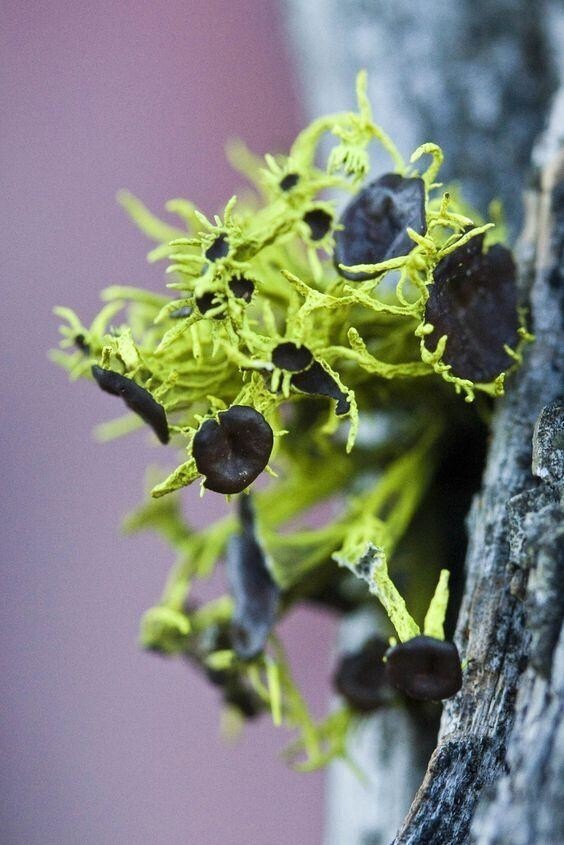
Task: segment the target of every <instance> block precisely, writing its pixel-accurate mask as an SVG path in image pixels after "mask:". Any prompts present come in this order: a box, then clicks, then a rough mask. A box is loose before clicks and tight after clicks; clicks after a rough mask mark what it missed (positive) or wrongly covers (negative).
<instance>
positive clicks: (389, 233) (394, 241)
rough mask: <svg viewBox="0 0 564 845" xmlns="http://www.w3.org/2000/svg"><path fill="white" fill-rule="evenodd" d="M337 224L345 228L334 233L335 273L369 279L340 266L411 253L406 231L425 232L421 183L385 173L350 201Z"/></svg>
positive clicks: (414, 179)
mask: <svg viewBox="0 0 564 845" xmlns="http://www.w3.org/2000/svg"><path fill="white" fill-rule="evenodd" d="M339 223H341V224H342V226H343V227H344V228H343V229H337V230H336V232H335V254H334V263H335V267H336V269H337V272H338V273H339V274H340V275H341V276H344V278H345V279H350V280H351V281H354V282H359V281H364V280H366V279H369V278H371V277H370V276H369V275H368V274H366V273H353V272H351V271H348V270H343V269H341V268H340V267H339V265H340V264H344V265H345V266H346V267H352V266H354V265H356V264H378V263H379V262H381V261H387V260H389V259H390V258H397V257H398V256H400V255H407V254H408V253H409V252H411V250H412V249H413V247H414V246H415V244H414V242H413V241H412V240H411V238H410V237H409V235H408V234H407V228H408V227H409V228H410V229H413V230H414V231H415V232H418V233H419V234H420V235H422V234H424V232H425V229H426V222H425V185H424V183H423V180H422V179H419V178H411V179H406V178H405V177H403V176H400V175H399V174H398V173H385V174H384V175H383V176H380V178H379V179H375V180H374V182H371V183H370V184H369V185H367V186H366V188H363V190H362V191H360V193H359V194H357V195H356V196H355V197H354V199H352V200H351V202H350V203H349V204H348V205H347V207H346V208H345V210H344V212H343V214H342V215H341V218H340V220H339Z"/></svg>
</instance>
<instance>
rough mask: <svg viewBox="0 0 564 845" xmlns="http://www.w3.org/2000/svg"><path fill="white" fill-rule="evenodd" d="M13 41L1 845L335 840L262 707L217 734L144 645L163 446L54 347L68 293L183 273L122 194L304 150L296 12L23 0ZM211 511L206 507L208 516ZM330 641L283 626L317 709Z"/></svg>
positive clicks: (208, 203) (327, 629)
mask: <svg viewBox="0 0 564 845" xmlns="http://www.w3.org/2000/svg"><path fill="white" fill-rule="evenodd" d="M0 38H1V40H2V56H3V61H4V72H3V79H4V85H3V91H2V96H3V100H4V103H3V110H2V113H3V118H2V141H1V144H2V164H3V167H2V176H1V178H2V196H3V199H4V201H5V212H4V215H3V220H2V226H3V231H4V235H3V238H2V254H1V260H2V269H3V278H4V287H3V290H4V293H3V313H4V318H3V321H2V322H3V328H4V331H3V336H4V344H3V355H4V364H5V365H7V366H4V368H3V370H4V373H3V384H2V395H3V416H4V419H3V423H2V428H1V431H2V445H3V453H4V466H5V470H4V475H3V478H4V494H3V497H2V505H3V537H4V547H5V557H4V567H3V588H2V626H3V649H2V662H3V673H2V677H3V681H4V684H3V686H4V706H3V717H2V734H3V740H2V747H3V755H2V756H3V762H2V767H1V768H2V781H3V782H2V788H1V801H2V808H1V820H0V842H1V843H2V845H35V843H37V845H39V843H41V845H74V843H84V845H102V843H103V844H104V845H106V843H108V845H109V844H110V843H117V844H118V845H129V843H142V844H143V843H164V845H175V844H176V843H194V845H218V843H222V844H223V845H255V844H256V845H259V843H260V845H279V844H280V845H282V843H287V842H296V843H317V842H320V841H321V828H322V783H323V782H322V776H321V775H318V774H316V775H299V774H296V773H294V772H292V771H290V770H288V769H287V768H286V767H285V765H284V763H283V762H282V761H280V760H279V759H278V757H277V754H278V751H279V750H280V749H281V748H282V747H283V746H284V745H285V743H286V741H287V740H288V739H289V736H288V735H287V734H285V733H281V732H277V731H275V730H274V729H273V728H272V727H270V725H269V724H268V722H267V720H266V719H264V720H263V721H262V722H261V723H260V724H253V725H250V726H249V727H248V728H247V730H246V732H245V735H244V737H243V739H242V740H241V741H240V742H239V743H238V744H236V745H232V746H226V745H224V744H222V741H221V740H220V738H219V735H218V725H219V706H218V702H217V696H216V693H215V691H214V690H212V689H210V688H208V687H207V685H206V684H205V683H204V682H203V681H202V680H201V679H200V678H199V677H198V676H196V675H195V674H194V673H193V671H191V670H190V669H189V668H188V667H187V666H185V665H182V664H181V663H176V662H174V661H166V660H163V659H160V658H158V657H155V656H151V655H147V654H143V653H141V652H140V651H139V650H138V648H137V645H136V638H137V630H138V621H139V618H140V616H141V614H142V613H143V611H144V610H145V609H146V608H147V607H149V606H150V605H151V604H153V603H154V602H155V601H156V600H157V599H158V596H159V594H160V590H161V588H162V585H163V581H164V578H165V576H166V573H167V570H168V567H169V565H170V563H171V561H172V555H171V554H170V552H169V551H168V550H166V549H165V547H164V546H163V545H162V544H160V543H159V542H158V541H157V540H156V539H155V538H153V537H152V536H151V535H149V534H146V535H144V534H143V535H136V536H135V537H132V538H124V537H122V536H121V535H120V532H119V525H120V518H121V516H122V514H124V513H125V512H126V511H128V510H129V509H131V508H132V507H133V506H134V505H136V504H137V503H138V502H139V501H140V499H141V496H142V488H143V470H144V467H145V465H146V463H147V461H149V460H150V461H156V460H158V459H159V458H161V454H162V453H161V452H160V451H158V450H156V449H151V447H150V446H148V438H147V437H146V435H145V433H137V434H135V435H134V436H132V437H131V438H129V439H127V440H122V441H118V442H115V443H112V444H110V445H106V446H102V445H100V444H96V443H95V442H94V441H93V439H92V436H91V430H92V428H93V426H94V424H95V423H97V422H100V421H102V420H103V419H108V418H110V417H112V416H114V415H116V412H119V409H116V406H115V403H114V401H113V400H112V399H111V398H110V397H105V396H103V394H101V393H100V391H98V390H96V389H95V388H94V387H93V385H91V384H88V383H80V384H75V385H71V384H69V383H68V381H67V379H66V375H65V373H64V372H63V371H61V370H59V369H57V368H56V367H55V366H54V365H52V364H51V363H50V362H49V361H48V360H47V350H48V349H49V348H50V347H53V346H54V345H55V344H56V342H57V339H58V335H57V321H56V319H55V318H54V317H52V316H51V308H52V306H53V305H56V304H65V305H69V306H71V307H73V308H75V309H76V310H77V311H78V312H79V313H80V314H81V315H83V317H84V318H85V320H86V321H89V320H90V319H91V318H92V317H93V316H94V314H95V312H96V310H97V308H98V291H99V289H100V288H101V287H104V286H105V285H108V284H112V283H118V284H137V285H141V286H147V287H148V288H152V289H155V290H159V289H161V288H162V286H163V285H164V275H163V267H162V265H161V266H159V267H156V268H155V267H152V268H151V267H148V266H147V265H146V263H145V258H144V256H145V252H146V249H147V246H148V244H147V242H146V241H145V240H144V238H143V237H142V235H140V234H139V233H138V232H137V231H136V230H135V228H134V227H133V226H132V225H131V224H130V223H129V222H128V220H127V219H126V218H125V216H124V214H123V213H122V211H121V209H119V208H118V206H117V205H116V203H115V201H114V195H115V193H116V191H117V190H118V189H119V188H121V187H127V188H129V189H130V190H132V191H133V192H134V193H136V194H137V195H138V196H140V197H141V198H143V200H145V201H146V202H147V203H148V204H149V205H150V207H152V208H153V209H154V210H156V211H160V210H161V209H162V206H163V204H164V202H165V201H166V200H167V199H168V198H170V197H174V196H179V195H180V196H187V197H189V198H190V199H193V200H195V201H196V202H197V203H198V204H199V205H200V206H201V207H202V208H203V210H204V211H206V212H216V211H219V210H220V209H221V207H222V205H223V204H224V202H225V200H226V199H227V198H228V197H229V196H230V195H231V194H232V193H233V192H234V191H235V190H236V189H237V188H238V187H239V186H240V179H239V177H238V176H237V175H236V174H234V173H233V172H232V171H231V170H230V168H229V165H228V164H227V163H226V161H225V159H224V153H223V147H224V142H225V140H226V139H227V138H229V137H233V136H239V137H243V138H245V139H246V140H247V141H248V142H249V144H250V145H251V147H252V148H253V149H254V150H256V151H257V152H260V153H264V152H266V151H268V150H277V149H278V150H284V149H285V148H287V146H288V144H289V143H290V141H291V140H292V137H293V135H294V134H295V133H296V131H297V130H298V129H299V128H300V126H301V121H302V115H301V111H300V104H299V96H298V88H297V83H296V80H295V79H294V78H293V76H292V68H291V60H290V54H289V51H288V49H287V47H286V45H285V41H284V30H283V26H282V21H281V10H280V8H279V4H278V3H276V2H275V1H274V0H266V2H265V0H235V2H230V3H227V2H225V0H208V2H206V3H203V2H202V3H199V2H179V1H178V0H169V2H167V3H158V4H152V3H148V2H144V0H128V2H125V1H124V2H117V3H116V2H109V0H107V2H104V0H93V2H90V3H83V2H74V3H73V2H69V0H59V2H43V3H38V2H25V0H18V2H13V0H12V1H11V2H8V3H7V4H6V5H5V6H4V15H3V26H2V34H1V35H0ZM214 500H215V497H214V495H213V494H212V495H208V496H207V497H206V499H205V500H204V504H203V505H202V504H200V503H198V504H194V507H195V508H198V511H197V512H198V513H200V514H202V516H203V517H204V516H205V517H208V518H209V515H210V514H209V508H210V507H213V506H214V504H215V501H214ZM192 501H194V499H192ZM206 511H207V512H206ZM333 633H334V622H333V621H332V620H330V619H328V618H327V617H325V616H323V615H322V614H320V613H316V612H313V611H307V612H306V611H303V612H300V613H298V614H296V615H295V616H294V617H293V618H292V619H291V620H290V621H289V622H288V623H286V624H285V626H284V634H285V639H286V642H287V644H288V647H289V650H290V653H291V654H293V655H294V657H295V658H296V661H297V676H298V679H299V680H300V681H302V683H303V687H304V690H305V693H306V695H307V696H308V697H309V698H310V699H311V700H313V702H314V706H315V709H316V710H317V711H318V712H321V711H322V710H323V708H324V706H325V701H326V696H327V689H328V676H329V672H330V663H329V655H330V649H331V641H332V637H333Z"/></svg>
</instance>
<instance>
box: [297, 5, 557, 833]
mask: <svg viewBox="0 0 564 845" xmlns="http://www.w3.org/2000/svg"><path fill="white" fill-rule="evenodd" d="M287 5H288V8H289V21H290V32H291V33H292V35H293V39H294V43H295V44H296V45H297V52H298V56H299V59H300V61H301V67H302V74H303V78H304V80H305V86H306V91H307V92H308V94H309V104H310V112H311V114H312V116H313V115H314V114H319V113H320V112H322V111H333V110H335V109H338V108H341V107H345V108H346V107H350V105H351V97H350V91H351V90H352V88H353V81H354V74H355V73H356V70H357V69H358V68H359V67H361V66H365V67H368V69H369V73H370V78H371V86H372V91H371V93H372V96H373V101H374V102H375V104H376V115H377V119H378V120H379V121H380V122H381V123H382V124H383V125H385V127H386V129H387V130H388V131H390V132H391V134H392V135H393V136H394V137H395V138H396V139H399V141H400V145H401V146H402V148H403V149H404V151H406V152H407V151H408V150H409V148H413V147H415V146H416V145H417V144H419V143H421V142H423V141H427V140H435V141H438V142H439V143H440V144H441V145H442V146H444V147H445V149H446V152H447V157H448V160H449V161H450V162H451V167H452V172H451V173H447V174H446V176H447V178H448V177H449V176H452V175H453V174H455V175H456V176H457V177H458V178H461V177H462V178H461V181H463V184H464V187H465V188H469V192H470V196H471V198H472V199H473V201H474V202H477V204H478V205H479V206H480V207H481V208H482V209H483V208H484V207H485V205H486V204H487V202H488V201H489V200H491V199H492V198H493V196H501V197H502V198H504V199H505V202H506V207H507V211H508V217H509V218H510V221H511V222H512V224H513V226H514V228H515V227H516V226H517V225H518V224H519V222H520V212H519V209H520V205H521V204H520V202H517V201H516V198H517V197H520V195H521V188H522V186H523V184H525V182H526V174H527V171H528V170H529V166H528V162H529V160H530V156H531V150H532V146H533V141H534V138H535V137H536V135H537V134H538V132H539V130H540V129H541V128H542V125H543V120H544V119H545V116H546V115H547V114H548V106H549V101H550V98H551V95H552V93H553V91H554V87H555V81H556V79H557V77H558V76H560V78H561V79H562V68H561V67H560V72H559V69H558V66H557V61H556V59H557V54H556V53H555V52H554V50H553V47H551V44H552V45H554V44H556V46H557V47H558V45H559V44H560V43H561V41H562V34H563V20H564V15H563V13H562V5H561V4H560V3H549V2H536V3H535V2H530V0H492V2H487V0H478V2H470V0H459V2H458V3H447V2H444V0H428V2H426V3H425V4H424V6H423V4H408V3H407V2H403V0H397V2H395V3H391V2H387V0H372V2H363V0H312V2H311V3H308V4H304V3H301V2H300V0H287ZM549 33H551V36H550V37H549ZM551 57H554V61H553V59H552V58H551ZM563 96H564V95H562V94H561V95H560V99H559V100H558V101H557V107H556V108H555V109H554V110H553V119H552V124H551V128H550V131H549V132H548V133H547V134H546V135H545V139H544V142H543V143H542V144H540V145H538V147H537V150H536V153H535V161H536V165H537V175H536V178H535V179H533V183H534V187H531V188H530V189H529V190H528V192H527V195H526V204H525V205H526V221H525V229H524V234H523V236H522V238H521V241H520V243H519V246H518V261H519V266H520V277H521V288H522V298H523V301H527V302H529V304H530V310H531V318H532V327H533V331H534V333H535V335H536V341H535V343H534V344H533V345H532V346H531V347H530V348H529V349H528V351H527V353H526V356H525V361H524V364H523V366H522V368H521V369H520V370H519V372H518V374H517V375H516V376H515V377H514V378H513V379H511V380H510V382H509V383H508V389H507V395H506V397H505V398H504V400H502V402H500V403H499V405H498V407H497V411H496V414H495V417H494V422H493V428H492V438H491V445H490V449H489V457H488V462H487V468H486V472H485V476H484V482H483V488H482V491H481V493H480V494H479V496H478V497H477V498H476V500H475V502H474V505H473V507H472V511H471V514H470V516H469V523H468V530H469V537H470V545H469V549H468V555H467V561H466V573H467V581H466V586H465V591H464V598H463V603H462V607H461V611H460V615H459V621H458V626H457V633H456V640H457V643H458V646H459V648H460V651H461V654H462V656H463V658H465V659H466V660H467V669H466V671H465V681H464V686H463V689H462V691H461V693H460V694H459V695H458V696H457V697H456V698H455V699H453V700H452V701H450V702H447V705H446V706H445V708H444V712H443V717H442V722H441V729H440V733H439V738H438V743H437V747H436V749H435V751H434V752H433V754H432V756H431V760H430V762H429V766H428V768H427V771H426V774H425V776H424V778H423V782H422V784H421V786H420V788H419V789H418V791H417V794H416V796H415V799H414V800H413V803H411V800H412V798H413V790H414V781H415V780H417V779H418V777H419V775H421V776H422V775H423V772H422V770H421V756H422V755H421V753H420V749H419V747H418V746H419V743H420V742H423V741H424V735H423V734H419V735H418V734H417V729H416V728H415V727H414V726H413V725H412V724H409V725H407V724H406V719H405V715H403V716H402V714H401V713H398V712H396V711H394V712H393V713H389V714H386V715H385V716H382V715H378V716H376V717H375V718H374V719H373V720H372V721H371V722H370V723H369V724H368V725H367V727H366V728H365V731H364V734H363V735H362V739H361V744H360V746H359V748H360V751H361V754H362V764H363V768H364V769H365V770H366V771H367V772H368V777H369V783H368V785H367V786H363V785H362V784H359V783H358V782H355V781H354V780H353V776H352V775H351V774H350V773H349V772H348V771H346V770H345V769H344V768H343V767H342V766H339V765H338V764H337V765H336V766H335V767H334V768H333V769H332V771H331V773H330V776H329V783H328V826H327V835H326V843H327V845H384V844H385V843H389V842H391V840H392V839H393V840H394V843H397V845H399V843H410V845H416V843H417V845H447V844H448V845H450V843H453V845H454V843H456V844H457V845H463V843H469V842H474V843H478V845H494V843H495V845H553V843H555V845H558V843H560V842H564V725H563V720H562V716H563V708H564V635H563V634H562V615H563V609H564V600H563V594H562V592H561V591H559V585H560V584H561V583H562V574H563V569H564V560H563V557H564V550H563V544H564V528H563V520H562V510H563V505H562V500H563V495H564V490H563V484H564V404H563V402H564V399H563V396H564V383H563V379H564V317H563V310H564V309H563V297H564V284H563V282H564V278H563V276H564V266H563V259H564V157H563V155H562V153H560V152H559V150H560V149H561V146H562V136H563V134H564V125H563V121H562V111H563ZM558 106H559V108H558ZM377 164H378V162H377ZM541 169H542V174H541ZM353 624H354V626H355V630H356V633H354V631H353V635H354V636H358V624H359V623H358V622H357V621H355V622H354V623H353ZM362 624H364V626H365V630H368V629H369V628H370V627H371V624H372V623H367V622H366V620H365V621H364V623H362ZM350 637H351V632H350V631H349V632H347V631H346V630H345V632H344V634H343V639H344V642H346V643H347V644H348V645H350ZM402 731H403V735H404V737H405V739H404V742H403V743H401V747H398V746H396V745H393V746H392V745H391V744H390V742H389V736H393V737H394V739H395V741H396V742H397V738H398V737H400V736H401V735H402ZM353 751H354V749H353ZM410 803H411V808H410V809H409V810H408V807H409V804H410ZM406 812H407V815H406V816H405V819H404V820H403V823H402V822H401V819H403V816H404V814H405V813H406ZM398 827H399V832H397V831H398ZM394 837H395V838H394Z"/></svg>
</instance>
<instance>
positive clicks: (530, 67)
mask: <svg viewBox="0 0 564 845" xmlns="http://www.w3.org/2000/svg"><path fill="white" fill-rule="evenodd" d="M285 4H286V6H287V8H288V27H289V31H290V35H291V38H292V41H293V42H294V45H295V48H296V50H295V53H296V61H297V63H298V67H299V69H300V72H301V79H302V85H303V90H304V94H305V98H306V106H307V107H308V110H309V112H310V114H311V115H312V116H313V115H318V114H322V113H329V112H333V111H338V110H340V109H346V108H350V107H351V105H352V103H353V95H352V92H353V91H354V80H355V76H356V73H357V72H358V70H359V68H361V67H365V68H367V69H368V74H369V93H370V97H371V100H372V102H373V104H374V112H375V117H376V120H377V121H379V122H380V123H381V124H382V125H383V126H385V128H386V131H388V132H389V133H390V135H391V136H392V137H393V138H394V139H395V140H396V142H397V143H398V144H399V145H400V148H401V149H402V151H403V152H404V153H406V154H407V153H409V152H410V151H412V150H414V149H415V148H416V147H417V146H418V145H419V144H421V143H423V142H425V141H431V140H432V141H435V142H436V143H438V144H440V145H441V146H442V147H443V149H444V150H445V153H446V161H445V168H444V170H443V171H442V174H441V178H443V179H446V180H449V179H456V180H457V181H459V182H460V183H461V184H462V185H464V190H465V195H466V196H467V198H468V199H469V200H470V201H471V202H473V203H475V204H476V205H477V206H478V207H479V208H480V209H481V210H482V211H485V210H486V208H487V205H488V203H489V202H490V201H491V200H492V199H494V198H501V199H502V201H503V202H504V205H505V209H506V214H507V217H508V220H509V221H510V223H511V225H512V227H513V230H514V232H515V233H517V231H518V228H519V226H520V221H521V211H522V208H521V202H520V196H521V190H522V186H523V182H524V173H525V172H526V171H527V169H528V167H529V161H530V155H531V148H532V146H533V143H534V140H535V138H536V137H537V136H538V134H539V133H540V132H541V130H542V128H543V125H544V121H545V119H546V115H547V113H548V110H549V108H550V101H551V97H552V94H553V93H554V91H555V90H556V89H557V87H558V72H557V61H558V55H559V53H558V31H559V29H561V28H562V4H561V2H560V0H451V2H449V0H426V2H425V3H413V2H409V1H408V0H308V2H304V0H285ZM551 35H552V38H553V43H554V44H555V46H554V48H551ZM375 164H376V165H377V166H378V167H379V168H380V169H381V168H383V167H389V164H390V162H389V160H388V159H387V157H386V156H385V155H382V154H380V156H378V155H376V158H375Z"/></svg>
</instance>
